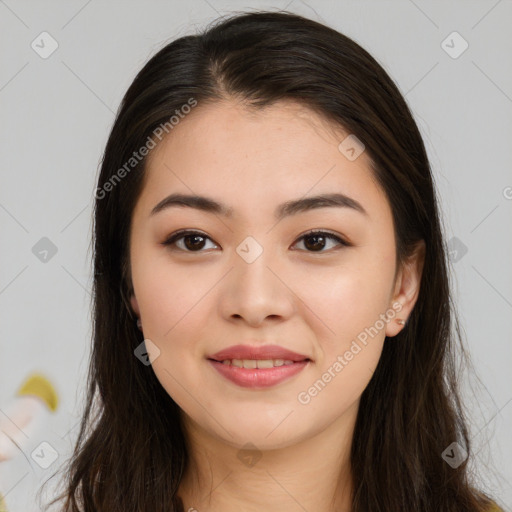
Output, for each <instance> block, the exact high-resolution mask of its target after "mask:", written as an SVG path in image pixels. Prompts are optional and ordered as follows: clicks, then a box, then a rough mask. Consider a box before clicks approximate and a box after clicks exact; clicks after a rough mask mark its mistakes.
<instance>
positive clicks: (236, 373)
mask: <svg viewBox="0 0 512 512" xmlns="http://www.w3.org/2000/svg"><path fill="white" fill-rule="evenodd" d="M208 361H209V362H210V363H211V365H212V366H213V367H214V368H215V369H216V370H217V371H218V372H219V373H220V374H221V375H222V376H223V377H226V379H228V380H230V381H231V382H234V383H235V384H237V385H238V386H242V387H244V388H268V387H270V386H274V385H276V384H279V383H280V382H283V381H284V380H286V379H289V378H290V377H293V376H294V375H297V373H299V372H300V371H302V370H303V369H304V368H305V367H306V365H307V364H308V363H309V361H297V362H295V363H293V364H288V365H283V366H274V367H273V368H238V367H237V366H232V365H227V364H222V363H220V362H219V361H213V360H212V359H209V360H208Z"/></svg>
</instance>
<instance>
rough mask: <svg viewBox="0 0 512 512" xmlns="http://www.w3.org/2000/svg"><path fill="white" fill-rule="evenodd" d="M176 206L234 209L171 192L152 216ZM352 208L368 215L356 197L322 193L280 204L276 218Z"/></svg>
mask: <svg viewBox="0 0 512 512" xmlns="http://www.w3.org/2000/svg"><path fill="white" fill-rule="evenodd" d="M174 206H178V207H189V208H194V209H197V210H201V211H204V212H208V213H214V214H218V215H223V216H224V217H227V218H232V217H233V213H234V210H233V208H230V207H228V206H226V205H224V204H222V203H219V202H217V201H215V200H214V199H211V198H209V197H205V196H198V195H186V194H171V195H169V196H167V197H165V198H164V199H162V200H161V201H160V202H159V203H158V204H157V205H156V206H155V207H154V208H153V209H152V210H151V213H150V216H153V215H156V214H157V213H159V212H161V211H163V210H165V209H167V208H171V207H174ZM332 207H337V208H351V209H353V210H355V211H358V212H359V213H361V214H363V215H366V216H368V212H367V211H366V210H365V209H364V208H363V206H362V205H361V204H360V203H359V202H357V201H356V200H355V199H352V198H351V197H348V196H346V195H344V194H339V193H334V194H321V195H318V196H313V197H305V198H301V199H294V200H292V201H286V202H285V203H283V204H280V205H279V206H278V207H277V208H276V211H275V218H276V220H281V219H283V218H284V217H288V216H290V215H295V214H297V213H302V212H306V211H309V210H314V209H317V208H332Z"/></svg>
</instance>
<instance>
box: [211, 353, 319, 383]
mask: <svg viewBox="0 0 512 512" xmlns="http://www.w3.org/2000/svg"><path fill="white" fill-rule="evenodd" d="M207 360H208V362H209V363H210V364H211V365H212V366H213V368H215V370H217V372H218V373H219V374H220V375H221V376H222V377H224V378H226V379H227V380H229V381H231V382H232V383H234V384H236V385H238V386H241V387H244V388H260V389H261V388H267V387H270V386H274V385H276V384H279V383H280V382H283V381H285V380H288V379H290V378H291V377H293V376H295V375H297V374H298V373H300V372H301V371H302V370H304V369H305V368H306V367H307V366H308V365H310V364H311V363H312V362H313V361H312V359H311V358H309V357H307V356H305V355H302V354H298V353H296V352H292V351H290V350H287V349H284V348H282V347H279V346H277V345H266V346H258V347H254V346H250V345H236V346H233V347H230V348H227V349H225V350H221V351H220V352H217V353H216V354H213V355H212V356H210V357H208V358H207Z"/></svg>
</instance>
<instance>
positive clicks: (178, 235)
mask: <svg viewBox="0 0 512 512" xmlns="http://www.w3.org/2000/svg"><path fill="white" fill-rule="evenodd" d="M187 235H199V236H201V237H203V238H208V239H209V240H211V238H210V237H209V236H206V235H205V234H203V233H201V232H200V231H192V230H189V229H183V230H181V231H176V233H173V234H172V235H170V236H169V237H168V238H167V240H165V242H162V245H164V246H171V245H174V244H175V242H177V241H178V240H181V239H182V238H185V237H186V236H187ZM315 235H327V236H325V238H330V239H332V240H335V241H336V242H338V243H339V244H340V245H341V246H344V247H350V246H351V245H352V244H350V243H348V242H347V241H345V240H344V239H342V238H340V237H339V236H337V235H335V234H334V233H330V232H329V231H319V230H311V231H308V232H307V233H304V234H303V235H301V236H300V237H299V238H298V239H297V241H296V242H295V243H297V242H299V241H301V240H303V239H305V238H308V237H310V236H311V237H312V236H315ZM294 245H295V244H294ZM177 250H179V251H182V252H188V253H195V252H197V253H200V252H206V251H204V250H198V251H189V250H186V249H180V248H178V249H177ZM330 250H332V249H330ZM330 250H327V251H324V250H321V251H308V250H306V252H309V253H311V254H315V253H325V252H329V251H330Z"/></svg>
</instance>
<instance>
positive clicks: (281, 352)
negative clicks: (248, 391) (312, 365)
mask: <svg viewBox="0 0 512 512" xmlns="http://www.w3.org/2000/svg"><path fill="white" fill-rule="evenodd" d="M209 359H214V360H215V361H225V360H226V359H260V360H266V359H267V360H268V359H285V360H289V361H304V360H309V357H308V356H305V355H303V354H298V353H297V352H293V351H292V350H288V349H286V348H283V347H280V346H279V345H261V346H254V345H233V346H231V347H228V348H225V349H224V350H221V351H220V352H216V353H215V354H213V355H211V356H210V357H209Z"/></svg>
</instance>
